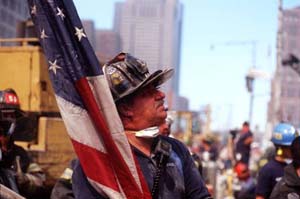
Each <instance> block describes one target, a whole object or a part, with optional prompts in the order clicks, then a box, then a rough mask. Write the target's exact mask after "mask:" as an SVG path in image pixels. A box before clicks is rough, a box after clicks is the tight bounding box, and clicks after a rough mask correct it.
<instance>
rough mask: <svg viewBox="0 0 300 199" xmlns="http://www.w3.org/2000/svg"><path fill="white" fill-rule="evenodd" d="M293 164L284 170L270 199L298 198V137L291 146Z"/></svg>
mask: <svg viewBox="0 0 300 199" xmlns="http://www.w3.org/2000/svg"><path fill="white" fill-rule="evenodd" d="M291 150H292V157H293V162H292V163H291V164H289V165H288V166H286V167H285V168H284V174H283V177H282V179H281V180H280V181H279V182H278V183H277V184H276V185H275V187H274V189H273V191H272V194H271V197H270V199H286V198H288V199H290V198H295V199H296V198H300V137H299V136H298V137H297V138H295V139H294V141H293V143H292V146H291Z"/></svg>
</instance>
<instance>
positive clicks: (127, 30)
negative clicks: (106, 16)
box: [114, 0, 183, 109]
mask: <svg viewBox="0 0 300 199" xmlns="http://www.w3.org/2000/svg"><path fill="white" fill-rule="evenodd" d="M182 13H183V5H182V4H181V3H180V2H179V0H127V1H125V2H119V3H116V6H115V21H114V29H115V31H116V32H118V33H119V34H120V37H121V44H122V50H123V51H125V52H129V53H131V54H133V55H134V56H136V57H138V58H141V59H143V60H145V61H146V62H147V64H148V66H149V69H150V72H153V71H155V70H158V69H163V68H165V67H173V68H174V69H175V74H174V77H173V78H172V79H171V80H170V81H169V82H168V83H166V85H165V86H164V88H163V89H164V91H165V92H166V94H167V99H168V104H169V107H170V108H171V109H177V108H176V104H177V103H178V102H177V99H178V93H179V75H180V68H179V64H180V47H181V26H182Z"/></svg>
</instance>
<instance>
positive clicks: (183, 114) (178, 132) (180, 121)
mask: <svg viewBox="0 0 300 199" xmlns="http://www.w3.org/2000/svg"><path fill="white" fill-rule="evenodd" d="M168 114H170V115H171V117H172V118H173V120H174V123H173V124H172V126H171V134H172V135H173V136H174V137H175V138H177V139H179V140H181V141H182V142H184V143H186V144H187V145H190V144H191V141H192V140H193V138H194V137H195V136H197V135H200V133H201V124H200V123H201V122H200V118H199V114H198V113H197V112H192V111H169V113H168Z"/></svg>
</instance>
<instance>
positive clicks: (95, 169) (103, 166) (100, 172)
mask: <svg viewBox="0 0 300 199" xmlns="http://www.w3.org/2000/svg"><path fill="white" fill-rule="evenodd" d="M71 141H72V144H73V146H74V149H75V152H76V154H77V156H78V157H79V159H80V164H81V165H82V167H83V165H84V167H83V169H84V173H85V174H86V175H87V176H88V177H89V178H90V179H92V180H94V181H96V182H98V183H99V184H102V185H104V186H107V187H109V188H111V189H113V190H115V191H118V192H120V190H119V187H118V185H117V181H116V178H115V175H114V171H113V168H112V165H111V164H110V162H109V161H108V160H109V158H108V157H107V154H105V153H102V152H101V151H98V150H96V149H94V148H92V147H89V146H87V145H84V144H82V143H80V142H77V141H76V140H73V139H71ZM104 174H105V175H104Z"/></svg>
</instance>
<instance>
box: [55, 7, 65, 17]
mask: <svg viewBox="0 0 300 199" xmlns="http://www.w3.org/2000/svg"><path fill="white" fill-rule="evenodd" d="M56 9H57V14H56V15H57V16H60V17H61V19H62V20H63V19H64V17H65V15H64V13H63V11H62V10H61V9H60V8H59V7H57V8H56Z"/></svg>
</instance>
